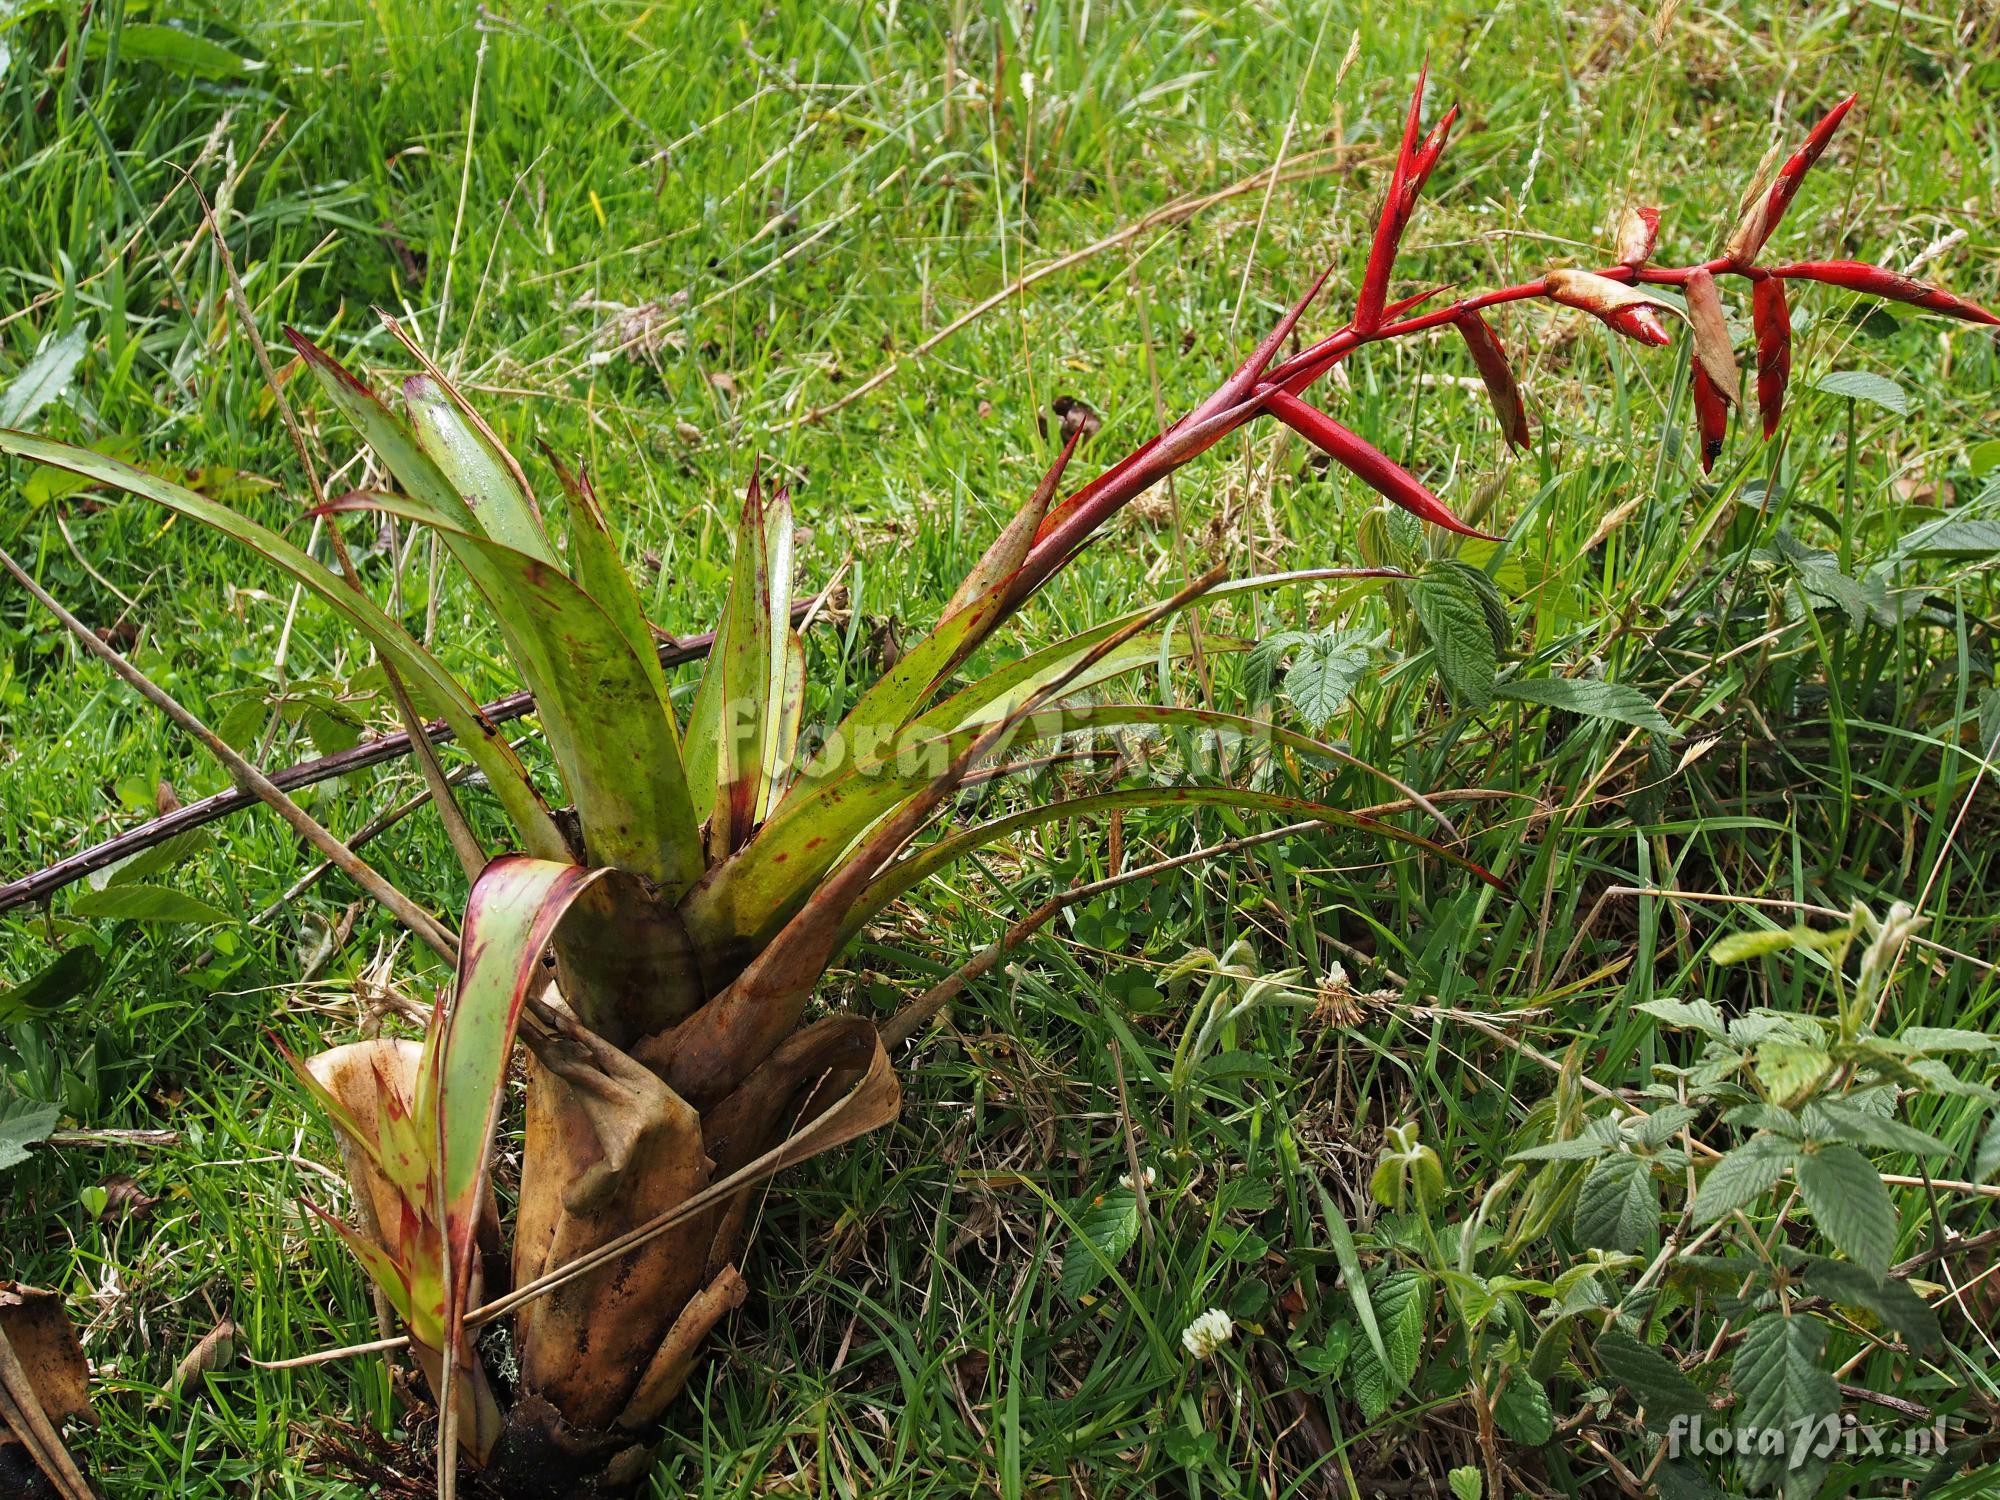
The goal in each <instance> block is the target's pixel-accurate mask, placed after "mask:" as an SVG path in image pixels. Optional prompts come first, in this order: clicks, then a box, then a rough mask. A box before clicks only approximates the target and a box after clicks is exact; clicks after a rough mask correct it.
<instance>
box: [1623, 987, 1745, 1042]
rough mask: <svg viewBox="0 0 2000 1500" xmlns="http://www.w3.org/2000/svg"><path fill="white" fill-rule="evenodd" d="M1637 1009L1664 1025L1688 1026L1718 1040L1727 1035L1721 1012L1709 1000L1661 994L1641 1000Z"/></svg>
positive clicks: (1726, 1037)
mask: <svg viewBox="0 0 2000 1500" xmlns="http://www.w3.org/2000/svg"><path fill="white" fill-rule="evenodd" d="M1639 1009H1640V1010H1641V1011H1642V1012H1644V1013H1645V1014H1646V1015H1649V1016H1652V1017H1653V1018H1654V1019H1656V1020H1658V1021H1660V1022H1662V1023H1663V1024H1665V1025H1668V1026H1677V1027H1685V1028H1690V1029H1692V1030H1695V1031H1699V1032H1701V1033H1703V1034H1704V1035H1705V1036H1711V1037H1714V1038H1715V1040H1717V1041H1718V1042H1720V1041H1726V1040H1727V1039H1728V1037H1729V1028H1728V1027H1727V1026H1725V1025H1724V1024H1723V1020H1722V1012H1721V1011H1719V1010H1717V1009H1716V1008H1715V1003H1714V1002H1713V1001H1711V1000H1699V999H1697V1000H1676V999H1674V998H1673V997H1672V996H1661V997H1660V998H1659V999H1657V1000H1646V1001H1642V1002H1641V1003H1640V1005H1639Z"/></svg>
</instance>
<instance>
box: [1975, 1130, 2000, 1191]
mask: <svg viewBox="0 0 2000 1500" xmlns="http://www.w3.org/2000/svg"><path fill="white" fill-rule="evenodd" d="M1996 1174H2000V1115H1995V1116H1994V1117H1993V1118H1992V1119H1991V1120H1989V1121H1987V1124H1986V1136H1985V1139H1983V1140H1982V1141H1980V1143H1979V1153H1978V1155H1977V1156H1975V1157H1974V1158H1973V1160H1972V1180H1973V1181H1974V1182H1985V1181H1986V1180H1987V1179H1988V1178H1991V1177H1993V1176H1994V1175H1996Z"/></svg>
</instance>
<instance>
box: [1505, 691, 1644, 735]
mask: <svg viewBox="0 0 2000 1500" xmlns="http://www.w3.org/2000/svg"><path fill="white" fill-rule="evenodd" d="M1494 696H1495V697H1497V698H1503V699H1507V700H1509V701H1511V702H1515V703H1532V704H1536V705H1538V706H1539V707H1542V708H1560V709H1565V710H1567V711H1568V712H1570V713H1573V714H1582V715H1584V716H1585V717H1586V718H1592V719H1609V720H1611V721H1612V722H1613V723H1617V724H1629V725H1631V726H1632V727H1633V728H1634V729H1646V730H1651V731H1652V732H1653V733H1654V734H1666V735H1671V734H1673V733H1674V732H1675V731H1674V726H1673V724H1672V722H1671V721H1670V720H1669V719H1668V718H1667V716H1666V715H1665V714H1663V713H1661V712H1660V711H1659V709H1657V708H1655V707H1654V706H1653V700H1652V699H1650V698H1648V697H1647V696H1646V695H1645V694H1644V693H1642V692H1640V691H1639V689H1637V688H1635V687H1633V686H1632V685H1631V684H1630V683H1624V682H1599V681H1595V680H1593V679H1591V678H1586V677H1527V678H1516V679H1514V680H1513V681H1510V682H1504V683H1501V684H1500V686H1499V687H1498V688H1496V689H1495V690H1494Z"/></svg>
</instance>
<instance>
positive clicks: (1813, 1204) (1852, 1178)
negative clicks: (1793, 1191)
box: [1793, 1145, 1896, 1279]
mask: <svg viewBox="0 0 2000 1500" xmlns="http://www.w3.org/2000/svg"><path fill="white" fill-rule="evenodd" d="M1793 1176H1794V1177H1795V1178H1796V1180H1797V1181H1798V1184H1799V1196H1800V1197H1802V1198H1804V1199H1805V1201H1806V1207H1807V1208H1809V1209H1810V1210H1812V1216H1813V1222H1814V1223H1815V1224H1817V1225H1818V1226H1819V1229H1820V1232H1821V1233H1822V1234H1824V1235H1825V1236H1826V1237H1827V1238H1828V1239H1830V1240H1832V1241H1833V1243H1834V1244H1835V1245H1837V1246H1838V1247H1839V1248H1840V1249H1842V1250H1844V1251H1846V1252H1847V1254H1848V1257H1849V1258H1850V1259H1852V1260H1853V1261H1854V1263H1855V1264H1856V1265H1859V1266H1861V1267H1863V1268H1864V1269H1866V1270H1867V1271H1869V1272H1871V1273H1872V1274H1873V1275H1874V1276H1875V1277H1876V1278H1877V1279H1880V1278H1881V1277H1882V1276H1884V1275H1886V1274H1887V1273H1888V1270H1889V1260H1890V1257H1891V1256H1893V1255H1894V1254H1895V1251H1896V1205H1895V1203H1894V1202H1893V1201H1892V1200H1891V1199H1890V1197H1889V1189H1888V1188H1887V1187H1885V1186H1883V1183H1882V1178H1881V1174H1879V1173H1878V1172H1877V1171H1876V1170H1875V1168H1874V1167H1873V1166H1871V1165H1869V1162H1868V1158H1867V1157H1865V1156H1863V1155H1862V1154H1861V1153H1860V1152H1859V1151H1856V1150H1855V1149H1854V1148H1853V1147H1852V1146H1845V1145H1832V1146H1822V1147H1820V1148H1819V1149H1818V1150H1817V1151H1808V1152H1805V1153H1804V1154H1803V1155H1801V1156H1800V1157H1799V1159H1798V1162H1797V1164H1796V1165H1795V1167H1794V1169H1793Z"/></svg>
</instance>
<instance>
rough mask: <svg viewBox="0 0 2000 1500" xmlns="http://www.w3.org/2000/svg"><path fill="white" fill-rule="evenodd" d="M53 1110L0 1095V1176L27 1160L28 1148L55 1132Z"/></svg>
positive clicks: (10, 1095)
mask: <svg viewBox="0 0 2000 1500" xmlns="http://www.w3.org/2000/svg"><path fill="white" fill-rule="evenodd" d="M56 1115H57V1110H56V1107H55V1105H53V1104H37V1103H35V1102H33V1101H32V1100H28V1099H21V1098H17V1097H16V1096H14V1095H12V1094H8V1093H5V1092H0V1172H4V1171H6V1170H7V1169H8V1168H10V1167H18V1166H19V1165H20V1164H21V1163H22V1162H24V1161H26V1160H27V1159H28V1148H29V1147H30V1146H32V1145H34V1144H35V1143H36V1142H37V1141H45V1140H47V1139H48V1138H49V1137H50V1136H51V1135H52V1134H54V1132H55V1128H56Z"/></svg>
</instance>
